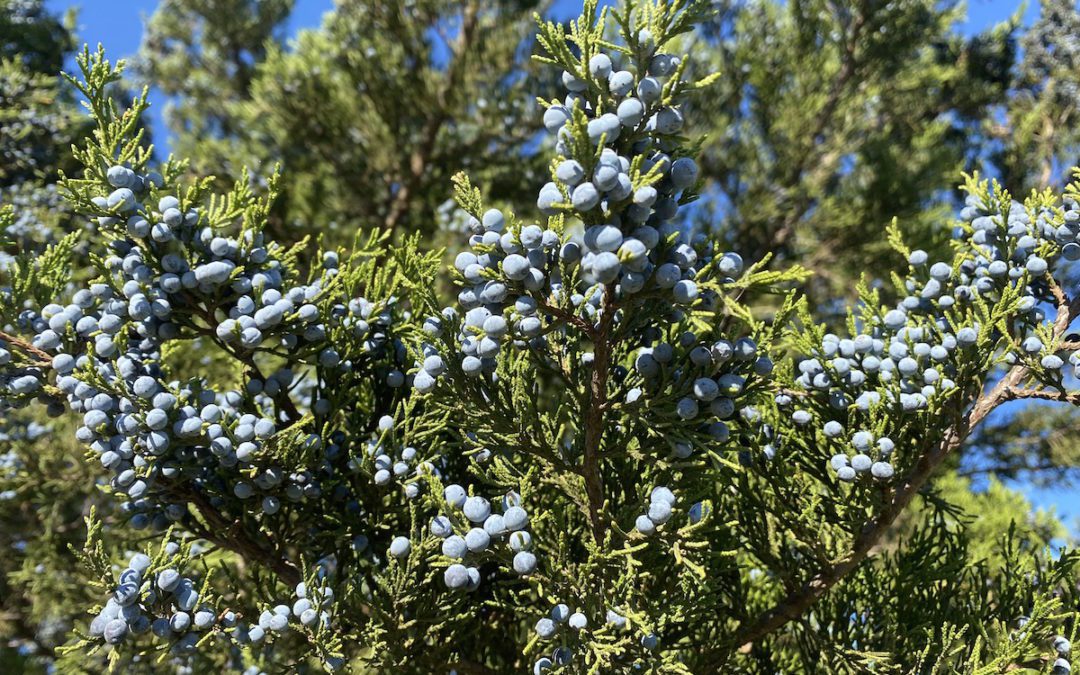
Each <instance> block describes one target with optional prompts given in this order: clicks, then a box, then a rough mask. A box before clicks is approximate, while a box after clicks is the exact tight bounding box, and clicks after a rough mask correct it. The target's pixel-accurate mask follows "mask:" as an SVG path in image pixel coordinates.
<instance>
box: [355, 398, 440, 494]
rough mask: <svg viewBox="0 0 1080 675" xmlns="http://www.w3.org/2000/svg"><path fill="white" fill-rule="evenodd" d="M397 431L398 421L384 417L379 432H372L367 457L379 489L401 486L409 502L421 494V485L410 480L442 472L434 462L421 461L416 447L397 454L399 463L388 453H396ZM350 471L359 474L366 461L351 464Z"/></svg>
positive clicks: (398, 451) (410, 447) (402, 448)
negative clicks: (396, 424) (396, 423)
mask: <svg viewBox="0 0 1080 675" xmlns="http://www.w3.org/2000/svg"><path fill="white" fill-rule="evenodd" d="M394 428H395V424H394V418H393V417H391V416H389V415H383V416H382V417H380V418H379V422H378V428H377V431H374V432H372V438H370V439H369V440H368V441H367V443H366V445H365V448H364V454H365V456H366V457H367V458H368V459H369V460H370V461H371V466H370V470H371V471H372V472H373V473H372V478H373V480H374V481H375V485H377V486H379V487H385V486H389V485H392V484H394V483H395V482H396V483H400V484H401V486H402V489H403V490H404V492H405V496H406V497H407V498H408V499H415V498H416V497H417V496H419V494H420V488H421V483H420V482H419V481H416V480H409V479H410V478H411V477H413V476H420V475H423V474H424V473H430V474H432V475H438V474H439V471H438V469H437V468H436V467H435V465H434V464H432V463H431V462H430V461H420V459H419V455H418V451H417V449H416V448H414V447H412V446H404V447H401V448H400V449H399V450H396V453H397V458H396V459H395V458H394V457H392V456H391V455H390V454H388V453H392V452H395V449H394V448H395V446H396V445H398V444H397V443H396V442H395V438H394V435H393V433H392V432H393V431H394ZM349 468H350V470H352V471H354V472H356V471H361V470H362V469H363V468H365V467H364V466H363V461H362V460H361V458H359V457H353V458H351V459H350V460H349Z"/></svg>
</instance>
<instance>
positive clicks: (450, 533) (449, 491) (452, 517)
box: [428, 484, 537, 591]
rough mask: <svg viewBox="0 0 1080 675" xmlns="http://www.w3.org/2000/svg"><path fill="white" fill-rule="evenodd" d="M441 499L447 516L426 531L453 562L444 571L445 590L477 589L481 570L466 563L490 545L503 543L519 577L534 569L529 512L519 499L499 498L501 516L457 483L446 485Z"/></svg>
mask: <svg viewBox="0 0 1080 675" xmlns="http://www.w3.org/2000/svg"><path fill="white" fill-rule="evenodd" d="M443 497H444V499H445V500H446V503H447V504H448V505H449V506H450V510H449V512H448V513H447V514H439V515H437V516H435V517H434V518H432V519H431V522H430V524H429V526H428V530H429V531H430V532H431V534H432V535H434V536H436V537H438V538H440V539H442V540H443V541H442V553H443V555H444V556H446V557H447V558H449V559H450V560H453V561H459V562H452V563H451V564H450V565H449V566H448V567H447V568H446V570H445V571H444V572H443V581H444V582H445V583H446V586H447V588H451V589H454V590H466V591H473V590H476V589H477V588H478V587H479V586H480V581H481V577H480V571H479V569H478V568H477V567H476V566H475V565H466V564H465V563H468V562H473V561H481V560H484V559H485V557H487V556H488V555H489V554H490V553H491V552H493V551H492V544H493V543H499V542H502V541H505V542H506V546H507V548H508V549H509V553H511V554H512V555H513V558H512V560H511V563H510V564H511V567H512V568H513V570H514V572H516V573H517V574H519V575H521V576H525V575H528V574H532V573H533V572H534V571H535V570H536V565H537V559H536V554H535V553H533V552H532V550H531V549H532V535H531V534H529V532H528V527H529V513H528V511H526V510H525V509H524V508H523V507H522V506H521V497H520V496H519V495H518V494H517V493H516V492H513V491H510V492H508V493H506V495H504V496H503V498H502V513H501V514H500V513H492V509H491V502H490V501H488V500H487V499H485V498H484V497H482V496H479V495H471V496H470V495H469V494H468V492H466V490H465V488H463V487H462V486H460V485H457V484H451V485H448V486H447V487H446V488H445V489H444V490H443Z"/></svg>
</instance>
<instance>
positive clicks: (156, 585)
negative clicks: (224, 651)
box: [89, 542, 236, 654]
mask: <svg viewBox="0 0 1080 675" xmlns="http://www.w3.org/2000/svg"><path fill="white" fill-rule="evenodd" d="M179 549H180V547H179V545H178V544H176V543H175V542H169V543H168V544H167V545H166V547H165V555H166V556H167V557H171V556H175V555H176V554H177V553H178V552H179ZM151 564H152V561H151V559H150V557H149V556H147V555H145V554H143V553H136V554H135V555H133V556H132V557H131V559H130V560H129V561H128V565H127V568H126V569H124V570H123V571H122V572H121V573H120V576H119V583H118V585H117V586H116V589H115V590H114V592H113V594H112V597H110V598H109V599H108V601H107V602H106V604H105V607H104V608H103V609H102V610H101V611H100V612H99V613H98V615H97V616H95V617H94V619H93V620H92V621H91V622H90V633H89V634H90V637H92V638H99V639H101V640H103V641H104V642H106V643H107V644H110V645H120V644H123V643H124V642H125V641H126V640H129V639H135V638H136V637H138V636H141V635H144V634H147V633H152V634H153V635H154V636H156V637H157V638H158V639H160V640H165V641H167V642H168V644H169V646H170V649H171V650H172V651H173V652H174V653H176V654H185V653H190V652H192V651H193V650H194V649H195V646H196V644H197V643H198V642H199V641H200V640H201V639H202V638H203V636H204V635H206V634H207V633H208V632H209V631H212V630H214V629H228V628H232V627H233V626H235V625H236V616H235V614H234V613H232V612H223V613H221V614H220V615H219V614H218V612H217V611H216V610H215V609H214V608H213V607H211V606H209V605H208V604H206V603H205V602H204V601H203V600H202V599H201V598H200V596H199V590H198V587H197V586H196V584H195V582H194V581H193V580H192V579H190V578H187V577H185V576H183V575H182V574H181V573H180V572H179V571H178V570H177V569H176V568H175V567H168V566H165V567H160V569H157V568H154V569H152V568H151Z"/></svg>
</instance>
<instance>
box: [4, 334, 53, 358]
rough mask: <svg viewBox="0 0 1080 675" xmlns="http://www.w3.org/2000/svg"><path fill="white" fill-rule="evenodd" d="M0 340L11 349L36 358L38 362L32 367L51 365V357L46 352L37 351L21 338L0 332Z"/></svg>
mask: <svg viewBox="0 0 1080 675" xmlns="http://www.w3.org/2000/svg"><path fill="white" fill-rule="evenodd" d="M0 340H3V341H4V342H7V343H8V344H9V345H11V346H13V347H17V348H19V349H21V350H22V351H24V352H26V353H27V354H33V355H34V356H36V357H38V359H40V360H39V361H38V362H36V363H34V365H36V366H42V367H44V366H48V365H51V364H52V356H50V355H49V353H48V352H46V351H43V350H41V349H38V348H37V347H35V346H34V345H32V344H30V343H29V342H27V341H25V340H23V339H22V338H18V337H15V336H14V335H9V334H8V333H5V332H4V331H0Z"/></svg>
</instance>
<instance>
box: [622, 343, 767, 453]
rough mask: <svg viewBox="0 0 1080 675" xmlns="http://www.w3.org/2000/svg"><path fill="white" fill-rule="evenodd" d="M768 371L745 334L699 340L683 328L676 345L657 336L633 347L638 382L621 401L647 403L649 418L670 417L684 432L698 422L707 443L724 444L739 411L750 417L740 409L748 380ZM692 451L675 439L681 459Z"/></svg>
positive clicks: (688, 446) (690, 444)
mask: <svg viewBox="0 0 1080 675" xmlns="http://www.w3.org/2000/svg"><path fill="white" fill-rule="evenodd" d="M650 337H651V336H650ZM772 370H773V362H772V360H771V359H769V357H767V356H764V355H761V354H759V351H758V347H757V344H756V343H755V342H754V341H753V340H752V339H750V338H747V337H744V338H739V339H738V340H736V341H734V342H732V341H730V340H727V339H719V340H715V341H703V340H701V339H700V338H699V336H698V335H696V334H695V333H693V332H691V331H686V332H684V333H682V334H681V335H679V336H678V339H677V340H676V341H675V344H671V343H669V342H665V341H659V340H657V341H656V342H655V344H653V345H652V346H646V347H641V348H639V349H638V351H637V353H636V356H635V358H634V372H635V373H636V374H637V375H638V376H639V377H640V378H641V386H640V387H632V388H631V389H629V391H628V392H627V394H626V397H625V401H626V403H627V404H628V405H643V404H646V410H645V412H646V415H648V416H650V417H655V419H654V420H650V421H651V422H652V421H655V422H663V421H675V422H676V423H677V424H678V426H679V427H680V428H681V429H683V430H685V429H686V425H687V423H692V422H697V424H698V425H699V426H698V429H699V431H700V432H702V433H704V434H707V436H708V438H709V439H710V440H711V441H716V442H720V443H723V442H726V441H727V440H728V439H729V438H730V436H731V428H730V424H731V423H732V422H733V421H735V420H737V418H738V416H739V415H742V416H744V417H745V416H748V415H749V416H750V417H754V416H755V413H754V411H753V410H752V409H744V406H745V404H744V403H743V400H744V398H745V397H744V394H745V393H746V389H747V385H748V383H749V382H750V381H751V380H752V378H754V377H758V378H764V377H768V376H769V375H770V374H771V373H772ZM693 449H694V445H693V444H692V443H690V442H686V441H678V442H676V443H675V444H674V450H673V453H674V455H675V456H676V457H677V458H680V459H686V458H687V457H689V456H690V455H691V454H692V453H693Z"/></svg>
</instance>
